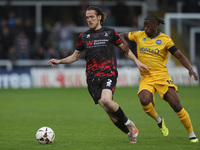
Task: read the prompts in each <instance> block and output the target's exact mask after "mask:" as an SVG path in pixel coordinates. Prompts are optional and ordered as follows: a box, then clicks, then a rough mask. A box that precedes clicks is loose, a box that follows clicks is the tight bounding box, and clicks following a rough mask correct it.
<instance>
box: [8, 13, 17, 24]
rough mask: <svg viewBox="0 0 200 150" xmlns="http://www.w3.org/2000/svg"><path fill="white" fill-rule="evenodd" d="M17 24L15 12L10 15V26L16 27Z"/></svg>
mask: <svg viewBox="0 0 200 150" xmlns="http://www.w3.org/2000/svg"><path fill="white" fill-rule="evenodd" d="M15 23H16V14H15V12H14V11H13V10H11V11H10V12H9V13H8V26H9V27H14V26H15Z"/></svg>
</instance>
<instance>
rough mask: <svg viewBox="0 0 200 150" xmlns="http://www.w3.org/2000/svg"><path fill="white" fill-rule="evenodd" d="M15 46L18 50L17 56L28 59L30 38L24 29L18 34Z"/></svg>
mask: <svg viewBox="0 0 200 150" xmlns="http://www.w3.org/2000/svg"><path fill="white" fill-rule="evenodd" d="M14 47H15V49H16V51H17V58H18V59H28V58H29V53H30V51H29V50H30V40H29V38H28V37H27V36H26V34H25V32H24V31H23V30H22V31H20V33H19V34H18V35H17V36H16V38H15V41H14Z"/></svg>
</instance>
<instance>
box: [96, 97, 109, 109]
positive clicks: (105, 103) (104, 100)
mask: <svg viewBox="0 0 200 150" xmlns="http://www.w3.org/2000/svg"><path fill="white" fill-rule="evenodd" d="M99 101H100V102H101V103H102V104H103V105H104V106H106V107H107V108H109V106H110V100H109V99H108V98H101V99H100V100H99Z"/></svg>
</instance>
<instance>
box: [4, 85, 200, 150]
mask: <svg viewBox="0 0 200 150" xmlns="http://www.w3.org/2000/svg"><path fill="white" fill-rule="evenodd" d="M179 96H180V99H181V103H182V105H183V106H184V108H185V109H186V110H187V111H188V113H189V115H190V118H191V120H192V123H193V127H194V130H195V133H196V135H197V136H198V137H199V138H200V86H195V87H191V86H189V87H184V86H180V87H179ZM114 100H115V101H116V102H117V103H118V104H119V105H120V106H121V108H122V109H123V110H124V112H125V114H126V115H127V116H128V117H129V118H130V119H131V120H132V121H134V122H135V124H136V126H137V128H138V129H139V136H138V143H137V144H129V140H128V138H127V136H126V135H125V134H124V133H122V132H121V131H120V130H119V129H117V128H116V127H115V126H114V125H113V124H112V122H111V121H110V120H109V118H108V116H107V115H106V113H105V112H104V111H103V109H102V108H100V106H98V105H94V103H93V100H92V98H91V97H90V95H89V93H88V91H87V89H86V88H44V89H6V90H5V89H1V90H0V150H7V149H8V150H47V149H48V150H49V149H52V150H133V149H134V150H148V149H151V150H157V149H158V150H184V149H185V150H188V149H189V150H193V149H194V150H196V149H200V143H194V144H192V143H190V142H189V139H188V134H187V132H186V130H185V128H184V127H183V126H182V124H181V123H180V121H179V119H178V116H177V115H176V114H175V113H174V112H173V110H172V109H171V107H170V106H169V105H168V103H166V102H165V101H163V100H162V99H161V98H160V97H159V96H158V94H156V104H155V109H156V110H157V112H158V114H159V115H161V116H163V117H164V118H165V122H166V125H167V127H168V128H169V132H170V133H169V136H168V137H163V136H162V135H161V133H160V131H159V129H158V127H157V125H156V122H155V121H154V120H153V119H151V118H150V117H149V116H147V115H146V114H145V113H144V112H143V110H142V107H141V105H140V102H139V99H138V97H137V87H126V88H117V89H116V91H115V94H114ZM43 126H49V127H51V128H52V129H53V130H54V132H55V140H54V142H53V143H52V144H49V145H41V144H39V143H38V142H37V141H36V138H35V134H36V131H37V130H38V129H39V128H40V127H43Z"/></svg>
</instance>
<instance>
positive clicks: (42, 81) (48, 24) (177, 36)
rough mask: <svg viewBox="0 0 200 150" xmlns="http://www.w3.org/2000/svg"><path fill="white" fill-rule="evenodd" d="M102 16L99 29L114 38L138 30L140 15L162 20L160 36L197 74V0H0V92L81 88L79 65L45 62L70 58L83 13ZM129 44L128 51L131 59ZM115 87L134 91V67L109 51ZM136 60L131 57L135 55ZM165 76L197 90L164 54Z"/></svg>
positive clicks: (83, 22)
mask: <svg viewBox="0 0 200 150" xmlns="http://www.w3.org/2000/svg"><path fill="white" fill-rule="evenodd" d="M89 5H98V6H99V7H100V8H101V9H102V10H103V11H104V12H106V13H107V19H106V22H105V23H104V24H103V26H107V27H111V28H114V29H115V30H116V31H117V32H118V33H120V32H130V31H134V30H142V29H143V19H144V18H145V16H146V14H148V13H153V14H155V15H156V16H157V17H159V18H161V19H163V20H165V23H166V24H165V25H160V31H161V32H163V33H165V34H167V35H168V36H170V37H171V38H172V39H173V41H174V43H175V45H176V47H177V48H178V49H180V50H181V51H182V53H183V54H184V55H185V56H186V57H187V58H188V59H189V61H190V62H191V64H192V65H193V67H194V69H195V71H196V72H197V73H198V74H199V73H200V50H199V49H200V0H177V1H174V0H1V1H0V88H5V89H7V88H33V87H82V86H83V87H85V86H86V83H85V60H84V55H83V56H82V58H81V59H80V60H79V61H77V62H75V63H73V64H69V65H59V66H57V67H56V68H51V66H50V64H48V60H49V59H51V58H56V59H60V58H63V57H67V56H69V55H70V54H72V53H73V51H74V49H75V46H76V41H77V38H78V35H79V34H80V33H81V32H84V31H85V30H87V29H88V27H87V23H86V20H85V10H86V8H87V7H88V6H89ZM135 47H136V45H135V43H130V48H131V50H132V51H133V52H134V54H136V52H135V50H136V48H135ZM115 52H116V56H117V58H118V68H119V79H118V84H117V85H118V86H138V84H139V79H140V75H139V72H138V69H137V67H136V65H135V64H134V63H133V62H132V61H130V60H127V59H126V57H125V56H124V55H123V54H122V53H121V52H120V51H119V50H118V49H117V48H115ZM136 55H137V54H136ZM168 68H169V73H170V76H171V77H172V79H173V80H174V81H175V83H176V84H177V85H199V82H195V81H194V80H193V79H191V78H190V77H189V75H188V72H187V70H186V69H184V68H183V67H181V65H180V64H179V63H178V62H177V61H176V60H175V59H174V58H173V56H171V55H170V57H169V63H168Z"/></svg>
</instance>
